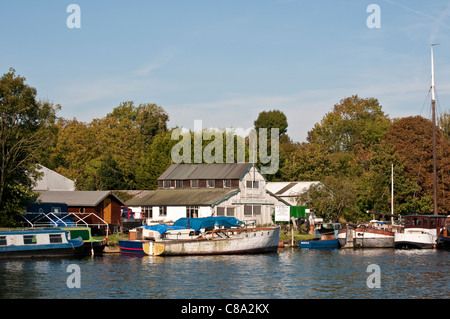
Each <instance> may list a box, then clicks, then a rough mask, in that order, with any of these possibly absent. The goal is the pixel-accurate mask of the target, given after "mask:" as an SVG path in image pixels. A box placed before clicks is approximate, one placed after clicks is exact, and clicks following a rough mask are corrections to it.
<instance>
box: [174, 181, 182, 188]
mask: <svg viewBox="0 0 450 319" xmlns="http://www.w3.org/2000/svg"><path fill="white" fill-rule="evenodd" d="M175 188H183V181H175Z"/></svg>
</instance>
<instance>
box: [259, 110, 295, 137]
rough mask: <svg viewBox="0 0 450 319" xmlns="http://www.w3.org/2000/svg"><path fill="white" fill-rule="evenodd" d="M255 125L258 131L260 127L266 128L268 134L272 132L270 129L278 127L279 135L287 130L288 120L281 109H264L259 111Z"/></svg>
mask: <svg viewBox="0 0 450 319" xmlns="http://www.w3.org/2000/svg"><path fill="white" fill-rule="evenodd" d="M253 124H254V125H255V129H256V132H258V130H259V129H260V128H266V129H267V132H268V133H267V134H268V135H269V134H270V129H272V128H278V130H279V131H278V134H279V136H280V137H281V136H283V135H285V134H286V132H287V127H288V122H287V118H286V115H284V113H283V112H281V111H280V110H272V111H263V112H261V113H259V115H258V118H257V119H256V121H255V122H254V123H253Z"/></svg>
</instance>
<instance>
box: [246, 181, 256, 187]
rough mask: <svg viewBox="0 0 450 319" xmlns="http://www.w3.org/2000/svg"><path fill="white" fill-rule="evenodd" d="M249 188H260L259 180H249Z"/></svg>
mask: <svg viewBox="0 0 450 319" xmlns="http://www.w3.org/2000/svg"><path fill="white" fill-rule="evenodd" d="M246 186H247V188H259V181H247V183H246Z"/></svg>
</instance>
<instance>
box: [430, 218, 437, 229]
mask: <svg viewBox="0 0 450 319" xmlns="http://www.w3.org/2000/svg"><path fill="white" fill-rule="evenodd" d="M430 224H431V228H435V227H436V218H430Z"/></svg>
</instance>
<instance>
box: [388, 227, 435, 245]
mask: <svg viewBox="0 0 450 319" xmlns="http://www.w3.org/2000/svg"><path fill="white" fill-rule="evenodd" d="M435 237H436V236H433V235H432V234H429V233H424V232H421V231H409V232H404V233H396V234H395V248H398V249H433V248H436V238H435Z"/></svg>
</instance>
